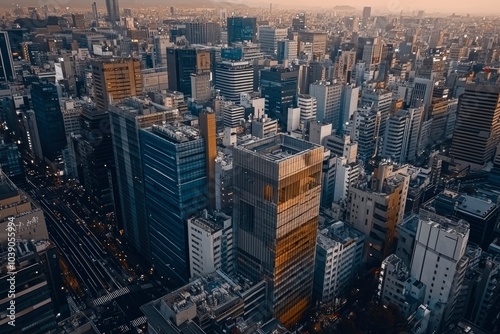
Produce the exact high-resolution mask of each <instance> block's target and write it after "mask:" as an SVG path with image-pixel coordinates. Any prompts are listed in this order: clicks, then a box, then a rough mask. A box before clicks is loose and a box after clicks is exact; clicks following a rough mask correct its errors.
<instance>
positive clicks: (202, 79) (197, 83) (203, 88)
mask: <svg viewBox="0 0 500 334" xmlns="http://www.w3.org/2000/svg"><path fill="white" fill-rule="evenodd" d="M191 98H192V99H193V100H194V101H196V102H199V103H205V102H208V101H209V100H210V99H211V98H212V88H211V87H210V73H201V74H196V73H191Z"/></svg>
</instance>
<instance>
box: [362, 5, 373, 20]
mask: <svg viewBox="0 0 500 334" xmlns="http://www.w3.org/2000/svg"><path fill="white" fill-rule="evenodd" d="M371 15H372V8H371V7H363V19H368V18H370V16H371Z"/></svg>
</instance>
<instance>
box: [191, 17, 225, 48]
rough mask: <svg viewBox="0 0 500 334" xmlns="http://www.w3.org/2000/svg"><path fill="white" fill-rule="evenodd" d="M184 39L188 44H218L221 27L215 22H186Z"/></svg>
mask: <svg viewBox="0 0 500 334" xmlns="http://www.w3.org/2000/svg"><path fill="white" fill-rule="evenodd" d="M185 25H186V39H187V40H188V42H189V43H190V44H204V45H206V44H213V45H215V44H219V43H220V41H221V27H220V25H219V24H218V23H215V22H187V23H185Z"/></svg>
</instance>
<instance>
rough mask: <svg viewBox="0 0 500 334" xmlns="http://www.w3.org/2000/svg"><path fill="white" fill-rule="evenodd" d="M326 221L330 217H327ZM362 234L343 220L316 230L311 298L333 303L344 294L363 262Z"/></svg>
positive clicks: (363, 238) (343, 296)
mask: <svg viewBox="0 0 500 334" xmlns="http://www.w3.org/2000/svg"><path fill="white" fill-rule="evenodd" d="M327 220H328V221H329V219H327ZM364 240H365V236H364V234H363V233H361V232H360V231H358V230H356V229H355V228H353V227H352V226H351V225H349V224H347V223H344V222H342V221H338V222H334V223H332V224H327V226H325V227H324V228H323V229H321V230H320V231H318V236H317V240H316V265H315V268H314V300H315V301H319V302H321V303H332V302H335V305H336V307H339V306H340V300H341V299H343V298H345V297H346V294H347V292H348V289H349V286H350V285H351V282H352V280H353V279H355V277H356V275H357V273H358V270H359V269H360V267H361V263H362V261H363V247H364Z"/></svg>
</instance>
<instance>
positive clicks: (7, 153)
mask: <svg viewBox="0 0 500 334" xmlns="http://www.w3.org/2000/svg"><path fill="white" fill-rule="evenodd" d="M0 170H1V171H2V172H3V173H4V174H5V175H6V176H7V177H9V178H10V179H11V180H12V182H23V181H24V178H25V176H24V168H23V163H22V161H21V157H20V154H19V149H18V146H17V145H16V144H14V143H9V144H7V143H5V142H4V140H3V139H1V138H0Z"/></svg>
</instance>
